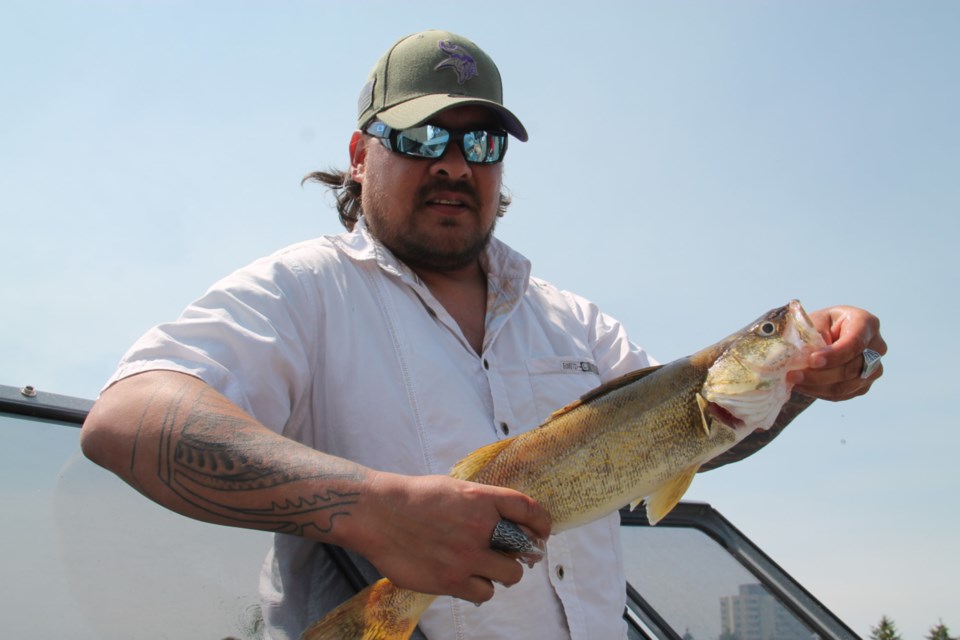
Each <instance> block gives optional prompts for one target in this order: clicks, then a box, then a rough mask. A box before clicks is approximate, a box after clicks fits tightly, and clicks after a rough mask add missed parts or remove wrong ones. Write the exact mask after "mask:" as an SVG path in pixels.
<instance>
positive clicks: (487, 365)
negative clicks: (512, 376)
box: [483, 358, 490, 370]
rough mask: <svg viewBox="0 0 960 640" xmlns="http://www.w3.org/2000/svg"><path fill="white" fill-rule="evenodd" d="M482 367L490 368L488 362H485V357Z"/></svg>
mask: <svg viewBox="0 0 960 640" xmlns="http://www.w3.org/2000/svg"><path fill="white" fill-rule="evenodd" d="M483 368H484V369H487V370H489V369H490V363H489V362H487V359H486V358H484V359H483Z"/></svg>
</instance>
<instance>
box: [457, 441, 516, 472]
mask: <svg viewBox="0 0 960 640" xmlns="http://www.w3.org/2000/svg"><path fill="white" fill-rule="evenodd" d="M514 439H515V438H507V439H506V440H497V441H496V442H491V443H490V444H488V445H485V446H482V447H480V448H479V449H476V450H474V451H473V452H472V453H470V454H468V455H467V457H465V458H464V459H463V460H461V461H460V462H458V463H457V464H455V465H453V469H451V471H450V475H451V476H453V477H454V478H458V479H460V480H471V479H473V477H474V476H476V475H477V474H478V473H479V472H480V470H481V469H483V468H484V467H486V466H487V465H488V464H490V462H491V461H492V460H494V459H495V458H496V457H497V456H499V455H500V452H501V451H503V450H504V449H506V448H507V447H509V446H510V444H511V443H512V442H513V441H514Z"/></svg>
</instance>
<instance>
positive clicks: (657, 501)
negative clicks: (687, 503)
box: [646, 465, 700, 524]
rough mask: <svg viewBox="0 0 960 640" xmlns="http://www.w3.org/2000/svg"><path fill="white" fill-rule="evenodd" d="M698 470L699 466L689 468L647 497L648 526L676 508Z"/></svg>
mask: <svg viewBox="0 0 960 640" xmlns="http://www.w3.org/2000/svg"><path fill="white" fill-rule="evenodd" d="M699 469H700V465H695V466H693V467H690V468H689V469H687V470H686V471H684V472H683V473H680V474H679V475H677V476H676V477H675V478H672V479H671V480H670V481H669V482H667V483H665V484H663V485H661V486H660V487H658V488H657V490H656V491H654V492H653V493H652V494H650V495H649V496H647V499H646V503H647V520H649V521H650V524H657V523H658V522H660V521H661V520H662V519H663V518H664V516H666V515H667V514H668V513H670V512H671V511H672V510H673V508H674V507H675V506H677V503H678V502H680V498H682V497H683V494H685V493H686V492H687V489H689V488H690V483H691V482H693V478H694V476H696V475H697V471H698V470H699Z"/></svg>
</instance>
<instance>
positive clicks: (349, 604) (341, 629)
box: [300, 578, 436, 640]
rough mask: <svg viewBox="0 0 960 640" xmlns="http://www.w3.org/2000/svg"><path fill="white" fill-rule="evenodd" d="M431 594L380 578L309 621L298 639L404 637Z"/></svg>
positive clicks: (385, 639) (402, 639)
mask: <svg viewBox="0 0 960 640" xmlns="http://www.w3.org/2000/svg"><path fill="white" fill-rule="evenodd" d="M435 598H436V596H432V595H429V594H425V593H417V592H416V591H410V590H409V589H401V588H400V587H398V586H396V585H395V584H393V583H392V582H390V581H389V580H387V579H386V578H384V579H382V580H378V581H377V582H374V583H373V584H372V585H370V586H369V587H367V588H366V589H364V590H363V591H361V592H360V593H358V594H357V595H355V596H354V597H352V598H350V599H349V600H347V601H346V602H344V603H343V604H341V605H340V606H339V607H337V608H336V609H334V610H333V611H331V612H330V613H328V614H327V615H326V616H324V617H323V618H321V619H320V620H318V621H317V622H315V623H313V624H312V625H311V626H310V627H309V628H308V629H307V630H306V631H304V632H303V634H302V635H301V636H300V640H405V639H406V638H409V637H410V634H412V633H413V630H414V629H415V628H416V627H417V622H418V621H419V620H420V616H421V615H423V612H424V611H425V610H426V608H427V607H428V606H430V603H431V602H433V600H434V599H435Z"/></svg>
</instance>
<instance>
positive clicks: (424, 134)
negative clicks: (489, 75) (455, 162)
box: [367, 122, 507, 164]
mask: <svg viewBox="0 0 960 640" xmlns="http://www.w3.org/2000/svg"><path fill="white" fill-rule="evenodd" d="M367 133H369V134H370V135H374V136H377V137H379V138H382V139H383V140H384V144H385V145H387V148H388V149H392V150H393V151H396V152H397V153H402V154H404V155H407V156H413V157H415V158H440V157H442V156H443V154H444V153H445V152H446V150H447V145H449V144H450V140H451V138H453V139H455V140H457V141H458V142H460V144H461V147H462V149H463V157H464V158H466V159H467V162H472V163H474V164H494V163H496V162H500V161H501V160H503V154H504V153H505V152H506V150H507V134H506V133H504V132H502V131H484V130H480V131H466V132H464V133H455V134H453V135H451V133H450V132H449V131H447V130H446V129H442V128H440V127H436V126H434V125H431V124H426V125H423V126H420V127H411V128H409V129H399V130H397V129H394V130H393V131H391V130H390V128H389V127H387V126H386V125H383V124H381V123H377V122H375V123H374V124H373V125H371V126H370V128H368V129H367ZM388 140H389V141H388Z"/></svg>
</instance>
